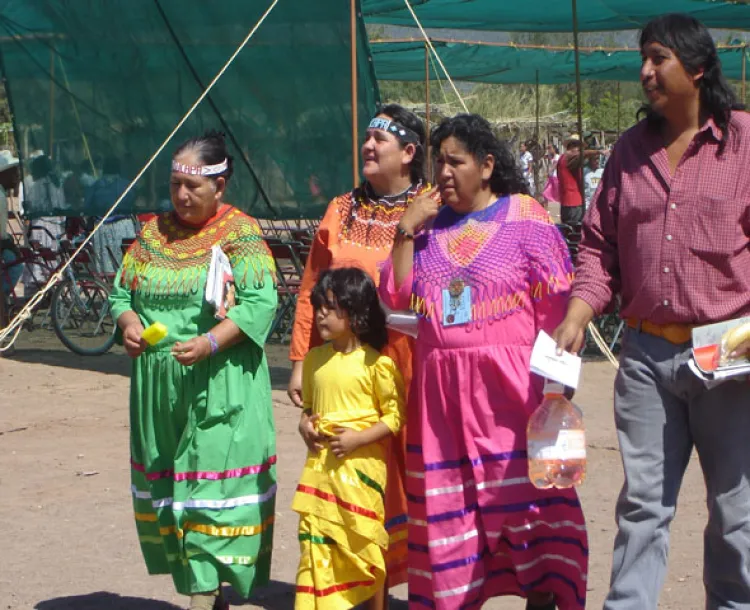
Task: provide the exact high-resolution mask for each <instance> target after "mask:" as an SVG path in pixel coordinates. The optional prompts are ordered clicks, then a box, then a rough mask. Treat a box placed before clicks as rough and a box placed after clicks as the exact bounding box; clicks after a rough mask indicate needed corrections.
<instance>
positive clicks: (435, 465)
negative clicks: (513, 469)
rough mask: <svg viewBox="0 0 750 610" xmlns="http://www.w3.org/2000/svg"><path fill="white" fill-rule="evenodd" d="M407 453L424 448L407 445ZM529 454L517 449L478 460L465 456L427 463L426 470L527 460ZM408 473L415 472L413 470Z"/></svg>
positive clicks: (488, 455) (417, 451)
mask: <svg viewBox="0 0 750 610" xmlns="http://www.w3.org/2000/svg"><path fill="white" fill-rule="evenodd" d="M406 451H407V453H419V454H421V453H422V448H421V447H420V446H418V445H407V446H406ZM526 457H527V454H526V450H525V449H516V450H513V451H503V452H502V453H488V454H487V455H481V456H479V457H476V458H470V457H469V456H464V457H462V458H459V459H457V460H442V461H439V462H426V463H425V464H424V467H423V468H424V470H425V471H428V472H429V471H432V470H448V469H451V468H460V467H461V466H467V465H469V464H471V465H472V466H479V465H481V464H491V463H493V462H507V461H510V460H520V459H524V460H525V459H526ZM408 472H414V471H412V470H410V471H408Z"/></svg>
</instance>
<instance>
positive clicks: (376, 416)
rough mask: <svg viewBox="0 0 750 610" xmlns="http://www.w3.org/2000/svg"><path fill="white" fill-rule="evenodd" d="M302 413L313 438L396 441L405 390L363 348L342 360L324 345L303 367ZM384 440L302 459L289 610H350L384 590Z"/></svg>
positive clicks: (385, 360)
mask: <svg viewBox="0 0 750 610" xmlns="http://www.w3.org/2000/svg"><path fill="white" fill-rule="evenodd" d="M302 379H303V387H302V396H303V400H304V403H305V408H306V409H311V410H312V412H313V413H314V414H317V415H320V419H319V420H318V422H317V425H318V431H319V432H322V433H323V434H325V435H331V436H332V435H334V434H335V432H334V430H335V429H336V428H338V427H342V428H351V429H352V430H357V431H359V430H365V429H367V428H369V427H370V426H372V425H374V424H376V423H377V422H379V421H380V422H383V423H384V424H385V425H386V426H388V428H389V429H390V430H391V432H393V433H394V434H396V433H397V432H398V431H399V430H400V428H401V426H402V424H403V422H404V382H403V379H402V377H401V374H400V373H399V371H398V370H397V369H396V365H395V364H394V362H393V360H391V359H390V358H389V357H388V356H384V355H381V354H380V353H378V352H377V351H376V350H375V349H373V348H372V347H370V346H368V345H364V346H362V347H359V348H358V349H356V350H354V351H352V352H350V353H348V354H344V353H341V352H337V351H336V350H334V349H333V347H332V345H331V344H330V343H329V344H326V345H322V346H320V347H316V348H313V349H312V350H310V351H309V352H308V354H307V356H306V357H305V362H304V366H303V373H302ZM389 445H390V438H388V439H385V440H384V441H380V442H377V443H371V444H369V445H366V446H364V447H360V448H359V449H357V450H356V451H354V452H352V453H350V454H349V455H348V456H346V457H344V458H341V459H339V458H337V457H336V456H335V455H333V453H332V452H331V451H330V450H329V449H328V447H327V446H325V445H324V447H323V449H322V450H321V451H320V452H319V453H318V454H317V455H316V454H313V453H308V455H307V461H306V462H305V467H304V469H303V470H302V476H301V477H300V482H299V485H298V486H297V492H296V493H295V495H294V500H293V502H292V509H293V510H295V511H296V512H298V513H299V514H300V527H299V540H300V552H301V557H300V564H299V570H298V572H297V597H296V602H295V610H307V609H314V610H349V608H352V607H353V606H356V605H358V604H361V603H362V602H364V601H366V600H368V599H370V598H371V597H372V596H373V595H374V594H375V593H376V591H378V589H379V588H381V587H382V586H383V583H384V582H385V576H386V571H385V559H384V555H383V553H384V551H385V550H386V549H387V548H388V533H387V532H386V530H385V524H384V520H385V516H384V513H385V510H384V505H383V500H384V496H385V485H386V479H387V472H386V456H387V452H388V448H389Z"/></svg>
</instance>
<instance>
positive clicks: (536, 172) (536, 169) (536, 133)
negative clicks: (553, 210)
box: [533, 70, 541, 195]
mask: <svg viewBox="0 0 750 610" xmlns="http://www.w3.org/2000/svg"><path fill="white" fill-rule="evenodd" d="M534 94H535V98H536V113H535V114H536V125H535V127H534V142H535V147H534V148H535V149H536V148H537V147H539V146H540V145H541V144H540V142H539V112H540V108H539V105H540V104H539V70H536V79H535V89H534ZM533 163H534V194H535V195H538V193H539V167H538V166H537V162H536V159H534V162H533Z"/></svg>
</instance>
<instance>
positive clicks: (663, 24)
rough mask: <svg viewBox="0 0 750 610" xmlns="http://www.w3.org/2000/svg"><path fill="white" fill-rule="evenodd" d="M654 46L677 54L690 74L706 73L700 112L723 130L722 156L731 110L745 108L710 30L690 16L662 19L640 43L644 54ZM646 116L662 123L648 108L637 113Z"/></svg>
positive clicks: (648, 28) (653, 23)
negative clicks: (728, 77)
mask: <svg viewBox="0 0 750 610" xmlns="http://www.w3.org/2000/svg"><path fill="white" fill-rule="evenodd" d="M652 42H655V43H658V44H660V45H662V46H664V47H667V48H668V49H671V50H672V51H674V53H675V54H676V55H677V58H678V59H679V60H680V63H682V65H683V67H684V68H685V71H686V72H687V73H688V74H691V75H693V74H697V73H698V72H699V71H700V70H701V69H703V78H701V79H700V101H701V110H702V111H703V112H704V113H706V114H708V115H709V116H711V117H712V118H713V120H714V122H715V123H716V126H717V127H718V128H719V129H721V132H722V137H721V142H719V150H718V154H721V153H722V152H724V147H725V146H726V143H727V135H728V128H729V120H730V118H731V116H732V110H743V109H744V106H743V105H742V104H740V103H739V102H738V100H737V96H736V95H735V93H734V91H733V90H732V88H731V87H730V86H729V83H727V81H726V79H725V78H724V74H723V73H722V71H721V60H720V59H719V55H718V53H717V52H716V45H715V44H714V41H713V39H712V38H711V34H710V33H709V31H708V29H706V26H704V25H703V24H702V23H701V22H700V21H698V20H697V19H695V18H694V17H691V16H689V15H682V14H680V13H672V14H670V15H662V16H661V17H657V18H656V19H653V20H652V21H650V22H649V23H647V24H646V27H645V28H643V31H642V32H641V37H640V42H639V44H640V47H641V52H642V51H643V47H645V46H646V45H647V44H649V43H652ZM643 115H645V116H646V119H647V120H649V121H653V122H657V121H660V120H661V118H660V117H659V116H658V115H656V114H655V113H654V112H653V111H652V110H651V109H650V108H649V107H648V106H644V107H642V108H641V109H640V110H639V111H638V118H641V117H642V116H643Z"/></svg>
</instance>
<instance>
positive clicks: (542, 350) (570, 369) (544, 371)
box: [530, 330, 581, 390]
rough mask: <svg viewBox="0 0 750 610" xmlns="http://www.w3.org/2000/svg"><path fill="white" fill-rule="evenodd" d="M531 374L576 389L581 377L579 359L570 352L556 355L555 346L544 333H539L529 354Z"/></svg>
mask: <svg viewBox="0 0 750 610" xmlns="http://www.w3.org/2000/svg"><path fill="white" fill-rule="evenodd" d="M530 368H531V372H532V373H536V374H537V375H541V376H542V377H546V378H547V379H551V380H552V381H556V382H557V383H562V384H563V385H565V386H567V387H569V388H573V389H574V390H575V389H576V388H578V381H579V379H580V377H581V358H580V357H579V356H576V355H575V354H571V353H570V352H563V353H562V356H558V355H557V344H556V343H555V340H554V339H553V338H552V337H550V336H549V335H548V334H547V333H546V332H544V331H543V330H542V331H539V336H538V337H537V338H536V342H535V343H534V349H533V350H532V352H531V367H530Z"/></svg>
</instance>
